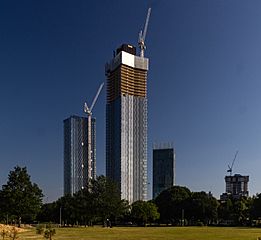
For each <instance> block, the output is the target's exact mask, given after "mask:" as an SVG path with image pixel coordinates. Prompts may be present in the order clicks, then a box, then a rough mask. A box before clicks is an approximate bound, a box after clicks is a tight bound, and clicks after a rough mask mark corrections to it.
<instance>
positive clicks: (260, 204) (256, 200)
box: [251, 194, 261, 220]
mask: <svg viewBox="0 0 261 240" xmlns="http://www.w3.org/2000/svg"><path fill="white" fill-rule="evenodd" d="M251 218H252V219H255V220H257V219H261V194H257V195H256V196H254V197H253V202H252V207H251Z"/></svg>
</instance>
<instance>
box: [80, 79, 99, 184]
mask: <svg viewBox="0 0 261 240" xmlns="http://www.w3.org/2000/svg"><path fill="white" fill-rule="evenodd" d="M103 85H104V83H102V84H101V85H100V87H99V89H98V91H97V93H96V95H95V97H94V99H93V101H92V104H91V107H90V108H89V107H88V105H87V103H86V102H85V103H84V112H85V113H86V114H87V116H88V178H89V179H92V127H91V124H92V109H93V107H94V105H95V103H96V101H97V99H98V97H99V95H100V92H101V90H102V88H103ZM94 177H95V176H94Z"/></svg>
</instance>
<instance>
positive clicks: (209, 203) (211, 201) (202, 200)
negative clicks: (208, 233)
mask: <svg viewBox="0 0 261 240" xmlns="http://www.w3.org/2000/svg"><path fill="white" fill-rule="evenodd" d="M217 209H218V201H217V200H216V199H215V198H214V197H212V196H209V195H208V194H207V193H206V192H203V191H202V192H193V193H192V194H191V198H190V199H189V211H188V215H187V217H188V218H190V220H191V221H192V222H193V221H194V222H195V221H200V222H202V223H204V224H205V225H207V224H209V223H211V222H214V221H216V220H217V217H218V214H217Z"/></svg>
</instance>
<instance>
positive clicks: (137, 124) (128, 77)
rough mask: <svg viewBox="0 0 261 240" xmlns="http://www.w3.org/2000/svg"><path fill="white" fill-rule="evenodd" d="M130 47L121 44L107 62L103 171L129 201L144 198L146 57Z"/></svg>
mask: <svg viewBox="0 0 261 240" xmlns="http://www.w3.org/2000/svg"><path fill="white" fill-rule="evenodd" d="M128 48H131V49H130V51H128ZM131 50H133V47H132V46H130V45H123V46H122V47H121V48H119V49H118V51H117V53H118V54H117V55H116V56H115V57H114V58H113V59H112V61H111V62H110V63H108V64H107V65H106V76H107V104H106V175H107V177H109V178H111V179H112V180H113V181H115V182H116V183H117V184H118V187H119V189H120V192H121V198H122V199H126V200H128V201H129V203H132V202H134V201H137V200H146V199H147V70H148V59H147V58H141V57H138V56H135V55H134V54H132V53H135V51H134V50H133V51H131Z"/></svg>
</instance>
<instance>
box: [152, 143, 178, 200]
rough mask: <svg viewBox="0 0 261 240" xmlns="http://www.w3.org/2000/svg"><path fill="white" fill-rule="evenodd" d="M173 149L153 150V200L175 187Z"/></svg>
mask: <svg viewBox="0 0 261 240" xmlns="http://www.w3.org/2000/svg"><path fill="white" fill-rule="evenodd" d="M175 161H176V159H175V151H174V148H173V147H171V148H154V149H153V198H155V197H157V196H158V195H159V194H160V193H161V192H162V191H163V190H165V189H167V188H170V187H172V186H174V185H175V175H176V173H175Z"/></svg>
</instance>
